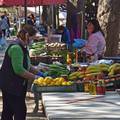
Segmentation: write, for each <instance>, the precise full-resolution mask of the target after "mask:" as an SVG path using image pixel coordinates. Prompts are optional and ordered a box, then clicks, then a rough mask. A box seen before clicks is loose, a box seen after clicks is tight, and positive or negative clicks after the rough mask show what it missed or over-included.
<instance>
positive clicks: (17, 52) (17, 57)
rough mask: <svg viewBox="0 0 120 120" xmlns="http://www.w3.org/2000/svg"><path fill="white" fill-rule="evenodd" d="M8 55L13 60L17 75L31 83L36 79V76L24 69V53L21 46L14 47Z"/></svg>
mask: <svg viewBox="0 0 120 120" xmlns="http://www.w3.org/2000/svg"><path fill="white" fill-rule="evenodd" d="M8 55H9V56H10V58H11V63H12V67H13V70H14V72H15V74H17V75H19V76H21V77H23V78H25V79H28V80H30V81H33V80H34V79H35V75H34V74H33V73H31V72H29V71H28V70H26V69H25V68H24V67H23V51H22V49H21V47H20V46H19V45H13V46H12V47H11V48H10V49H9V50H8Z"/></svg>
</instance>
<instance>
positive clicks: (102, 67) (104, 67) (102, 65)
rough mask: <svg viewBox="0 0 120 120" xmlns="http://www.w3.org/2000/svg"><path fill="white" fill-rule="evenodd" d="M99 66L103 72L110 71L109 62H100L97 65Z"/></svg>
mask: <svg viewBox="0 0 120 120" xmlns="http://www.w3.org/2000/svg"><path fill="white" fill-rule="evenodd" d="M97 66H98V67H99V69H100V71H101V72H103V73H104V72H107V73H108V72H109V71H108V69H109V67H110V66H109V65H107V64H99V65H97Z"/></svg>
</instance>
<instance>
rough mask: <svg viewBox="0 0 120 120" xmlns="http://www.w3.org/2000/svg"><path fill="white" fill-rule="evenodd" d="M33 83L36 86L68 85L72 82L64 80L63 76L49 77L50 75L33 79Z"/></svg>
mask: <svg viewBox="0 0 120 120" xmlns="http://www.w3.org/2000/svg"><path fill="white" fill-rule="evenodd" d="M34 84H36V85H38V86H70V85H72V84H73V82H71V81H65V79H64V78H62V77H58V78H55V79H53V78H51V77H46V78H43V77H40V78H38V79H36V80H34Z"/></svg>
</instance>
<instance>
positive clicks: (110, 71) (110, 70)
mask: <svg viewBox="0 0 120 120" xmlns="http://www.w3.org/2000/svg"><path fill="white" fill-rule="evenodd" d="M100 74H104V75H105V76H113V75H117V74H120V63H114V64H112V65H107V64H98V65H90V66H88V67H86V69H84V70H78V71H76V72H73V73H71V74H69V76H68V79H69V80H77V79H81V78H91V77H97V76H98V75H100Z"/></svg>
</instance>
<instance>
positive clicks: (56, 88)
mask: <svg viewBox="0 0 120 120" xmlns="http://www.w3.org/2000/svg"><path fill="white" fill-rule="evenodd" d="M32 91H33V92H76V91H77V88H76V85H75V84H73V85H70V86H45V87H44V86H38V85H35V84H33V85H32Z"/></svg>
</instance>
